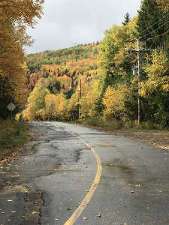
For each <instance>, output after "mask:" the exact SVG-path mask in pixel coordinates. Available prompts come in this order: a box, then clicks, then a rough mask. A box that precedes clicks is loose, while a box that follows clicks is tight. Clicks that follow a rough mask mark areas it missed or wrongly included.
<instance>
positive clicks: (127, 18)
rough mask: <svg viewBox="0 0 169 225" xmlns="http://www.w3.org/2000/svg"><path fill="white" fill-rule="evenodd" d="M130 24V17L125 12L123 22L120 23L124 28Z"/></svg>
mask: <svg viewBox="0 0 169 225" xmlns="http://www.w3.org/2000/svg"><path fill="white" fill-rule="evenodd" d="M129 22H130V15H129V13H128V12H127V13H126V14H125V16H124V22H123V23H122V24H123V25H124V26H125V25H127V24H128V23H129Z"/></svg>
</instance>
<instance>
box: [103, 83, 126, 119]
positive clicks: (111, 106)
mask: <svg viewBox="0 0 169 225" xmlns="http://www.w3.org/2000/svg"><path fill="white" fill-rule="evenodd" d="M127 99H128V90H127V87H126V86H125V85H122V84H119V85H118V88H117V89H115V88H113V87H111V86H108V87H107V89H106V91H105V93H104V98H103V104H104V106H105V110H104V116H105V118H106V119H112V118H113V117H114V118H116V119H120V118H122V117H123V118H124V117H125V114H126V107H125V101H127Z"/></svg>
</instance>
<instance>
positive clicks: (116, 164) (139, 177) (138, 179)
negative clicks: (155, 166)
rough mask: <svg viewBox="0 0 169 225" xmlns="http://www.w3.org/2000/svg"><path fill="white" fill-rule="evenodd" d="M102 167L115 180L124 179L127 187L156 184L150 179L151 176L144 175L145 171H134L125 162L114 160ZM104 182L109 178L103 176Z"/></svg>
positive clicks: (155, 181)
mask: <svg viewBox="0 0 169 225" xmlns="http://www.w3.org/2000/svg"><path fill="white" fill-rule="evenodd" d="M103 167H104V168H106V169H108V170H109V172H110V173H111V175H113V176H114V177H115V178H120V179H121V178H122V179H124V180H125V181H126V182H127V184H129V185H132V186H133V185H134V186H136V185H138V184H140V186H145V185H154V184H157V179H156V178H154V177H152V176H151V174H149V173H146V171H145V170H142V169H140V171H139V170H137V169H134V168H132V167H130V166H129V165H128V163H127V162H126V161H125V160H121V159H118V158H117V159H114V160H113V161H111V162H106V163H103ZM104 180H109V177H105V176H104Z"/></svg>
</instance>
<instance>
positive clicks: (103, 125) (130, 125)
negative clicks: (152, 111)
mask: <svg viewBox="0 0 169 225" xmlns="http://www.w3.org/2000/svg"><path fill="white" fill-rule="evenodd" d="M77 123H79V124H82V125H85V126H91V127H96V128H98V129H99V128H100V129H104V130H107V131H114V130H131V131H132V130H133V131H134V130H135V131H138V130H147V131H148V130H161V131H162V130H164V131H168V130H169V128H164V127H162V126H160V125H158V124H154V123H152V122H151V121H147V122H142V123H141V124H140V126H138V125H137V121H126V122H123V121H120V120H115V119H114V120H110V121H108V120H99V119H86V120H78V121H77Z"/></svg>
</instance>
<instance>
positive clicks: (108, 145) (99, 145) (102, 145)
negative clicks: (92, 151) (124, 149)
mask: <svg viewBox="0 0 169 225" xmlns="http://www.w3.org/2000/svg"><path fill="white" fill-rule="evenodd" d="M96 146H97V147H103V148H105V147H112V148H117V145H112V144H97V145H96Z"/></svg>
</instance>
